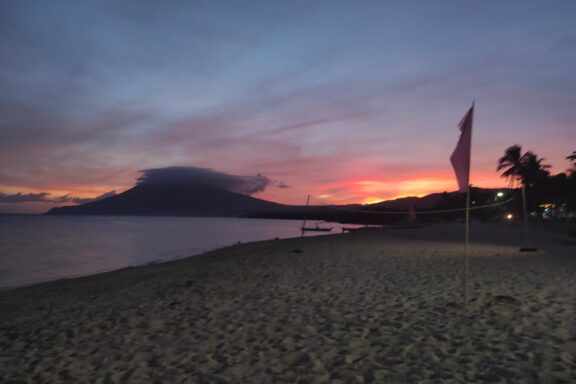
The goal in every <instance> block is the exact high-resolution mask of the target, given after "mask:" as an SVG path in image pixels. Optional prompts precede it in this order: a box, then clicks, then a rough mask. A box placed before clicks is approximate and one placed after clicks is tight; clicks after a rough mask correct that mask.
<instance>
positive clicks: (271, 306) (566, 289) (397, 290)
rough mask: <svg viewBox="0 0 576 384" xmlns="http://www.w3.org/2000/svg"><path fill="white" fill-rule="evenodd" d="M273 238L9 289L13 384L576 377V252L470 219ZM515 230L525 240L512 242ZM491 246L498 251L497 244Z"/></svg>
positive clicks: (4, 321) (6, 372) (562, 243)
mask: <svg viewBox="0 0 576 384" xmlns="http://www.w3.org/2000/svg"><path fill="white" fill-rule="evenodd" d="M474 228H475V229H476V231H473V232H472V238H471V239H472V243H471V275H470V292H471V295H470V296H471V301H470V304H469V306H468V308H467V310H466V311H463V310H462V308H461V296H462V295H461V292H462V285H461V272H462V260H463V244H461V242H459V241H458V239H459V238H462V237H461V236H460V234H463V228H460V227H459V226H458V225H444V226H442V225H439V226H434V227H423V228H415V229H403V230H396V229H394V230H392V229H385V230H382V231H366V232H362V231H358V232H354V233H349V234H339V235H334V236H320V237H308V238H305V239H304V252H303V253H299V254H298V253H293V252H292V250H293V249H294V248H296V246H297V245H298V243H299V239H298V238H292V239H282V240H267V241H260V242H255V243H246V244H241V245H234V246H230V247H226V248H221V249H218V250H215V251H211V252H208V253H205V254H202V255H198V256H192V257H189V258H184V259H179V260H175V261H170V262H167V263H161V264H153V265H148V266H141V267H134V268H126V269H122V270H117V271H112V272H107V273H104V274H99V275H91V276H86V277H81V278H75V279H66V280H59V281H53V282H48V283H42V284H38V285H33V286H28V287H21V288H14V289H10V290H6V291H0V307H1V308H2V311H1V314H0V373H1V375H0V377H2V380H5V381H10V380H14V381H16V380H23V381H26V380H28V381H55V382H58V381H62V382H66V381H73V382H99V381H101V382H142V381H157V380H164V381H166V382H173V381H182V382H185V381H186V380H188V382H207V383H212V382H213V383H236V382H255V383H256V382H278V383H289V382H290V383H294V382H302V383H303V382H308V383H332V382H335V383H336V382H342V383H346V382H358V383H371V382H415V381H424V382H435V381H438V382H440V381H447V382H455V383H458V382H467V381H476V382H498V381H510V380H511V381H515V382H519V381H520V382H541V381H546V380H550V381H552V382H554V380H564V381H566V382H570V381H574V380H576V373H575V372H576V334H575V333H574V330H575V329H576V320H575V319H574V316H573V314H574V313H575V311H576V258H575V257H573V256H572V255H573V253H574V249H576V247H575V244H576V241H574V240H573V239H572V238H569V237H563V236H560V235H553V234H539V236H538V237H537V239H535V240H537V242H538V244H537V246H538V247H539V249H538V251H537V252H534V253H521V252H519V251H518V249H519V246H518V244H514V242H515V241H517V238H518V237H519V236H520V237H521V235H522V233H521V231H518V230H517V228H511V227H504V228H503V227H502V226H496V225H486V226H485V225H480V224H478V225H474ZM512 234H514V236H515V237H512ZM487 238H488V239H492V240H493V242H491V243H486V241H485V240H486V239H487Z"/></svg>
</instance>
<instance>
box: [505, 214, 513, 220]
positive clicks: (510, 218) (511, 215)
mask: <svg viewBox="0 0 576 384" xmlns="http://www.w3.org/2000/svg"><path fill="white" fill-rule="evenodd" d="M513 218H514V215H513V214H511V213H509V214H507V215H506V219H508V220H512V219H513Z"/></svg>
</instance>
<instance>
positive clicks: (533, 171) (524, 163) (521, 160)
mask: <svg viewBox="0 0 576 384" xmlns="http://www.w3.org/2000/svg"><path fill="white" fill-rule="evenodd" d="M543 162H544V158H538V156H537V155H536V154H535V153H534V152H532V151H528V152H526V153H524V154H522V147H521V146H519V145H513V146H511V147H509V148H507V149H506V152H505V153H504V156H502V157H501V158H500V159H499V160H498V168H497V169H496V170H497V171H500V170H503V169H504V172H502V175H501V176H502V177H506V178H511V179H513V180H516V181H519V182H521V183H522V185H524V186H526V187H533V186H535V185H536V184H538V183H540V182H541V181H543V180H545V179H546V178H548V177H549V176H550V172H548V168H550V165H548V164H544V163H543Z"/></svg>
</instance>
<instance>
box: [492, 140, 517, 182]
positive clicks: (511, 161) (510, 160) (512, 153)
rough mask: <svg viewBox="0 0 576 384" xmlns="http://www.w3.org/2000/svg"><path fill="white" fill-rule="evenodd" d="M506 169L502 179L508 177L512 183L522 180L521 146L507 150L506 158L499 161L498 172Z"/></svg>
mask: <svg viewBox="0 0 576 384" xmlns="http://www.w3.org/2000/svg"><path fill="white" fill-rule="evenodd" d="M502 169H505V171H504V172H502V177H506V178H508V179H510V180H511V181H517V180H520V179H521V173H522V147H521V146H519V145H513V146H511V147H509V148H508V149H506V152H505V153H504V156H502V157H501V158H500V159H499V160H498V168H497V169H496V170H497V171H500V170H502Z"/></svg>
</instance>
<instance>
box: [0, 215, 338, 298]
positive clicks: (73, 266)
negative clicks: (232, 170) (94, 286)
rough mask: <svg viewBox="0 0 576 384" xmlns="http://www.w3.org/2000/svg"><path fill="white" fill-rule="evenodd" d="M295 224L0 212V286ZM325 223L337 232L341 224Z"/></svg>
mask: <svg viewBox="0 0 576 384" xmlns="http://www.w3.org/2000/svg"><path fill="white" fill-rule="evenodd" d="M300 226H301V222H300V221H293V220H260V219H236V218H192V217H125V216H122V217H119V216H107V217H98V216H0V289H5V288H10V287H17V286H23V285H29V284H34V283H39V282H45V281H50V280H56V279H61V278H70V277H78V276H85V275H91V274H95V273H99V272H105V271H112V270H115V269H120V268H125V267H129V266H137V265H144V264H149V263H154V262H163V261H168V260H174V259H178V258H182V257H186V256H192V255H197V254H200V253H203V252H205V251H208V250H213V249H216V248H220V247H223V246H227V245H232V244H235V243H237V242H239V241H241V242H248V241H258V240H268V239H274V238H276V237H278V238H287V237H296V236H299V235H300V230H299V228H300ZM330 226H333V227H335V228H334V229H333V230H332V232H331V233H339V232H341V231H340V229H341V227H342V226H341V225H340V224H332V223H331V224H330ZM316 234H320V233H316ZM307 236H309V235H308V234H307Z"/></svg>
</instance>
